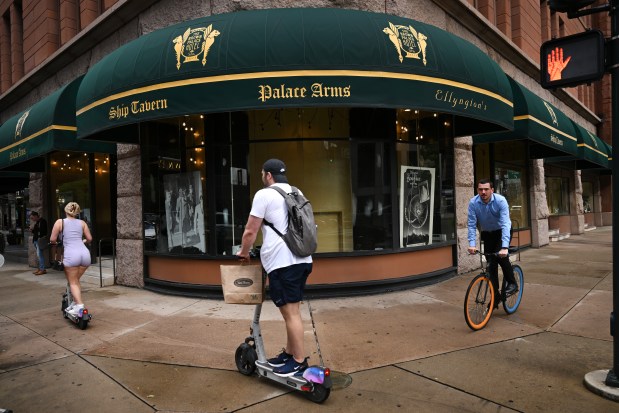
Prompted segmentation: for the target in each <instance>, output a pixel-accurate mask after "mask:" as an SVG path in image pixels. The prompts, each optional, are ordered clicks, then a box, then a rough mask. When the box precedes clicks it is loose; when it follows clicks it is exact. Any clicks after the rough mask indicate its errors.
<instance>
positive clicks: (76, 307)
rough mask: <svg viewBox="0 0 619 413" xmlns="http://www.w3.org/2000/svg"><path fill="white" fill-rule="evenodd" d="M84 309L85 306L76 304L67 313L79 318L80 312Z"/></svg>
mask: <svg viewBox="0 0 619 413" xmlns="http://www.w3.org/2000/svg"><path fill="white" fill-rule="evenodd" d="M83 309H84V304H75V305H74V306H73V307H72V308H71V309H70V310H69V311H67V313H69V314H71V315H74V316H76V317H77V316H79V315H80V310H83Z"/></svg>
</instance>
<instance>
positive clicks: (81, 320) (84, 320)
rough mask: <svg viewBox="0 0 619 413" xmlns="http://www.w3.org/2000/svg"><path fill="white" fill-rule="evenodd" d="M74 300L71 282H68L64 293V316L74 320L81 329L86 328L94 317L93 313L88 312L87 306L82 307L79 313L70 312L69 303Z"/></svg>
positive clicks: (62, 305) (62, 306) (62, 307)
mask: <svg viewBox="0 0 619 413" xmlns="http://www.w3.org/2000/svg"><path fill="white" fill-rule="evenodd" d="M72 301H73V297H72V296H71V288H70V287H69V283H67V290H66V291H65V292H64V293H63V294H62V304H61V309H62V316H63V317H64V318H68V319H69V320H71V321H73V322H74V323H75V324H77V326H78V327H79V328H80V329H81V330H85V329H86V327H88V323H89V322H90V320H91V319H92V315H91V314H90V313H89V312H88V309H87V308H86V307H84V308H83V309H81V310H80V311H79V313H78V314H77V315H74V314H71V313H69V311H68V310H67V308H68V307H69V303H70V302H72Z"/></svg>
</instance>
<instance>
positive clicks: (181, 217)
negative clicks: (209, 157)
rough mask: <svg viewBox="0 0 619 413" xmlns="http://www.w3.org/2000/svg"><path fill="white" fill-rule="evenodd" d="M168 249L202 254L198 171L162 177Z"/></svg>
mask: <svg viewBox="0 0 619 413" xmlns="http://www.w3.org/2000/svg"><path fill="white" fill-rule="evenodd" d="M163 190H164V192H165V209H166V227H167V229H168V231H167V233H168V249H169V250H170V252H185V253H189V254H192V253H204V252H205V247H206V242H205V238H204V211H203V208H204V206H203V200H202V185H201V182H200V172H199V171H194V172H188V173H183V174H170V175H165V176H164V177H163Z"/></svg>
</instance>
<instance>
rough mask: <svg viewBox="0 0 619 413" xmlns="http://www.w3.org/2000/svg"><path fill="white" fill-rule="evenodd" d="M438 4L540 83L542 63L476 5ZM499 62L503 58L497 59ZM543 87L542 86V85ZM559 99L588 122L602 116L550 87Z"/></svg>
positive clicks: (438, 0) (462, 0) (439, 0)
mask: <svg viewBox="0 0 619 413" xmlns="http://www.w3.org/2000/svg"><path fill="white" fill-rule="evenodd" d="M433 1H434V3H436V5H437V6H439V7H440V8H441V9H443V10H444V11H445V12H446V13H447V14H448V15H450V16H451V17H452V18H453V19H454V20H456V21H457V22H458V23H461V24H462V25H463V26H464V27H465V28H467V29H468V30H469V31H470V32H471V33H475V34H476V35H477V36H478V37H479V38H480V39H481V40H482V41H483V42H484V43H486V44H488V45H489V46H490V47H492V48H493V49H494V50H495V51H496V52H497V53H499V54H500V55H501V56H502V57H503V58H505V59H506V60H507V61H509V62H510V63H511V64H512V65H514V66H515V67H517V68H518V69H519V70H520V71H522V72H523V73H524V74H526V75H527V76H529V77H531V78H533V79H535V80H536V81H537V83H539V79H540V66H539V64H538V63H536V62H535V61H534V60H533V59H531V58H530V57H529V56H527V55H526V54H525V53H523V52H522V50H520V48H519V47H518V46H516V44H515V43H514V42H512V41H511V39H509V38H508V37H507V36H505V34H503V33H502V32H501V31H500V30H499V29H498V28H497V27H496V26H494V25H493V24H491V23H490V22H489V21H488V19H486V18H485V17H484V16H483V15H482V14H481V13H480V12H479V11H478V10H477V9H475V8H474V7H473V6H471V5H470V4H469V3H468V2H467V1H466V0H458V1H444V0H433ZM498 63H499V65H500V62H498ZM540 88H541V86H540ZM550 92H551V93H552V94H553V95H554V96H555V97H556V98H557V99H559V100H560V101H561V102H563V103H564V104H565V105H566V106H568V107H569V108H570V109H572V110H573V111H574V112H576V113H577V114H578V115H580V116H582V117H583V118H584V119H585V120H587V121H588V122H591V123H593V124H594V125H598V124H599V123H601V122H602V120H601V119H600V118H599V117H598V116H597V115H596V114H595V113H593V112H592V111H591V110H590V109H589V108H588V107H586V106H585V105H584V104H583V103H582V102H580V101H579V100H578V99H576V98H575V97H574V96H573V95H572V94H570V93H569V92H567V91H566V90H565V89H562V88H559V89H555V90H552V91H550Z"/></svg>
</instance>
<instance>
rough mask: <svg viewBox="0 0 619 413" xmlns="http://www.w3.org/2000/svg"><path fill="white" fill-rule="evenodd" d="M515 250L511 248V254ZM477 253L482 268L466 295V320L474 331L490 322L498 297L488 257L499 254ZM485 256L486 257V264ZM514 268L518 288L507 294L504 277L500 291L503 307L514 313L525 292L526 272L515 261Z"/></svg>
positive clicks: (506, 310)
mask: <svg viewBox="0 0 619 413" xmlns="http://www.w3.org/2000/svg"><path fill="white" fill-rule="evenodd" d="M515 251H516V249H513V248H510V249H509V253H510V254H511V253H514V252H515ZM476 254H479V260H480V262H481V268H482V270H481V273H480V274H478V275H477V276H475V278H473V279H472V280H471V282H470V284H469V286H468V288H467V289H466V295H465V296H464V319H465V320H466V324H467V325H468V326H469V327H470V328H471V330H474V331H477V330H481V329H482V328H484V327H485V326H486V324H488V321H490V317H491V316H492V312H493V311H494V308H495V305H494V304H495V299H496V298H497V294H496V292H495V291H494V285H493V284H492V281H491V279H490V273H489V272H488V258H489V257H491V256H498V254H497V253H487V254H486V253H483V252H481V251H477V252H476ZM483 257H486V265H485V266H484V262H483V261H484V260H483ZM512 268H513V269H514V278H515V279H516V284H517V286H518V288H517V289H516V291H515V292H513V293H511V294H510V295H509V296H507V295H506V294H505V286H506V284H507V281H506V280H505V278H504V277H503V280H502V282H501V289H500V291H499V295H500V297H501V302H502V303H503V309H504V310H505V312H506V313H507V314H513V313H515V312H516V310H518V307H519V306H520V302H521V301H522V294H523V292H524V273H523V271H522V268H521V267H520V265H518V264H513V263H512ZM497 271H498V270H497ZM499 281H500V280H499Z"/></svg>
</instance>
